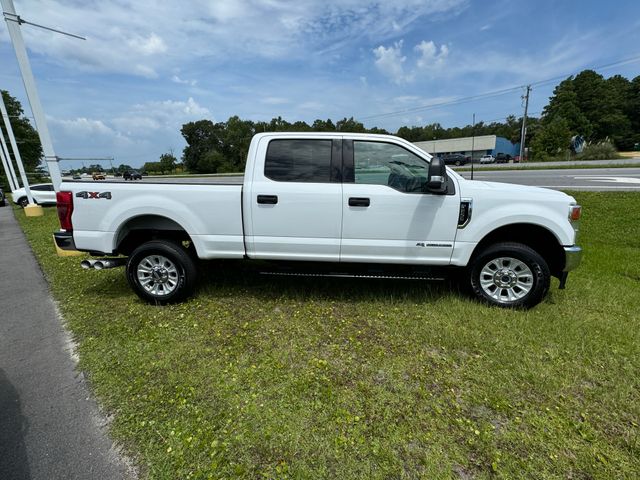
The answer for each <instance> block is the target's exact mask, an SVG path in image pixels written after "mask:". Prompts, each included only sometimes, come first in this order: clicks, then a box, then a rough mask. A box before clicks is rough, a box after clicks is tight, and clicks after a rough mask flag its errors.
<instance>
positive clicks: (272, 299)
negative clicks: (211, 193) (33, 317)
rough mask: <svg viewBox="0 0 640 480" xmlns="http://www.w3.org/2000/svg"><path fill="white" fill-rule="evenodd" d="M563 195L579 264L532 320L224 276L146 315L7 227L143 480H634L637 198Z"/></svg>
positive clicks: (52, 221)
mask: <svg viewBox="0 0 640 480" xmlns="http://www.w3.org/2000/svg"><path fill="white" fill-rule="evenodd" d="M574 195H575V196H576V198H577V199H578V201H579V202H580V203H582V205H583V206H584V215H583V221H582V229H581V232H580V240H579V243H580V244H581V245H582V246H583V247H584V248H585V250H586V253H585V258H584V262H583V265H582V266H581V268H580V269H579V270H577V271H576V272H575V273H573V274H572V275H570V277H569V282H568V288H567V290H564V291H561V290H558V289H557V285H558V282H557V281H555V280H554V282H553V284H552V290H551V292H550V294H549V297H548V298H547V300H546V301H545V302H544V303H543V304H541V305H539V306H538V307H536V308H535V309H533V310H530V311H508V310H502V309H498V308H492V307H487V306H483V305H480V304H478V303H476V302H475V301H473V300H471V299H468V298H465V297H462V296H460V295H459V294H457V293H455V292H453V291H451V290H449V289H448V287H447V286H446V285H444V284H438V283H433V284H428V283H422V282H408V281H390V280H389V281H364V280H344V279H340V280H338V279H322V278H295V277H293V278H292V277H266V276H259V275H255V274H248V273H242V272H241V271H234V270H227V271H224V270H221V268H220V265H218V264H215V263H211V264H204V265H203V269H204V270H206V273H205V274H204V275H203V277H204V278H203V281H202V287H201V288H200V289H199V291H198V294H197V296H196V297H195V298H193V299H191V300H190V301H188V302H186V303H184V304H181V305H175V306H170V307H155V306H149V305H146V304H143V303H142V302H141V301H140V300H139V299H138V298H137V297H136V296H135V295H134V294H133V293H132V291H131V290H130V289H129V287H128V285H127V282H126V280H125V277H124V273H123V270H122V269H114V270H108V271H101V272H100V271H85V270H82V269H80V267H79V261H80V259H79V258H78V257H76V258H59V257H56V256H55V254H54V248H53V244H52V239H51V232H52V231H53V230H55V229H56V228H57V218H56V214H55V211H54V209H47V210H46V215H45V217H43V218H39V219H27V218H25V217H24V215H23V214H22V212H20V211H16V214H17V217H18V218H19V219H20V222H21V224H22V226H23V228H24V229H25V231H26V233H27V235H28V237H29V240H30V242H31V244H32V245H33V248H34V250H35V252H36V254H37V256H38V258H39V260H40V262H41V264H42V267H43V270H44V272H45V274H46V276H47V278H48V279H49V282H50V283H51V289H52V291H53V294H54V296H55V297H56V299H57V300H58V301H59V302H60V309H61V311H62V313H63V315H64V317H65V319H66V321H67V323H68V327H69V328H70V330H71V331H72V332H73V335H74V337H75V339H76V340H77V342H78V350H79V354H80V359H81V361H80V367H81V368H82V369H83V370H84V371H85V372H86V374H87V376H88V378H89V379H90V382H91V385H92V388H93V390H94V391H95V393H96V395H97V397H98V399H99V400H100V402H101V404H102V405H103V407H104V409H105V411H106V412H108V413H113V414H114V417H113V418H114V420H113V423H112V426H111V430H112V433H113V436H114V437H115V438H116V439H117V440H118V441H119V442H120V443H121V444H123V445H124V446H125V449H126V450H127V451H128V452H129V453H130V454H131V455H132V456H134V458H135V459H136V460H137V462H138V464H139V466H140V470H141V473H142V476H143V477H148V478H162V479H183V478H305V479H317V478H332V479H334V478H335V479H354V478H362V479H377V478H398V479H402V478H427V479H439V478H461V479H472V478H567V479H591V478H612V479H613V478H615V479H618V478H629V479H631V478H638V477H640V426H639V425H640V194H637V193H580V192H579V193H575V194H574Z"/></svg>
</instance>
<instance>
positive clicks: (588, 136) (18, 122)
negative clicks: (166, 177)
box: [0, 70, 640, 181]
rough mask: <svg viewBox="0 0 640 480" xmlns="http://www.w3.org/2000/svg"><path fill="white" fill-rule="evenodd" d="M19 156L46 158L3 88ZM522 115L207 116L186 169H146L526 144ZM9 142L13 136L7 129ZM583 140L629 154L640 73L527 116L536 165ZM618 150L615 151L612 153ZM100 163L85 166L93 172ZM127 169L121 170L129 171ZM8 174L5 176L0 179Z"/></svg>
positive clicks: (638, 133)
mask: <svg viewBox="0 0 640 480" xmlns="http://www.w3.org/2000/svg"><path fill="white" fill-rule="evenodd" d="M2 96H3V99H4V101H5V104H6V106H7V110H8V113H9V116H10V120H11V125H12V127H13V130H14V133H15V135H16V138H17V139H18V143H19V145H20V153H21V156H22V159H23V161H24V164H25V168H26V170H27V171H29V172H34V171H37V169H38V167H39V166H40V163H41V160H42V147H41V145H40V140H39V138H38V134H37V132H36V130H35V129H34V128H33V126H32V125H31V123H30V122H29V120H28V119H27V117H25V116H24V111H23V109H22V106H21V105H20V102H19V101H18V100H17V99H15V98H14V97H12V96H11V95H9V93H8V92H6V91H4V90H3V91H2ZM521 125H522V118H516V117H515V116H513V115H511V116H508V117H506V118H505V120H504V121H493V122H490V123H485V122H478V123H477V124H476V125H470V124H469V125H465V126H463V127H449V128H445V127H443V126H442V125H441V124H439V123H430V124H426V125H423V126H403V127H400V128H399V129H398V130H397V131H396V132H388V131H387V130H385V129H383V128H378V127H373V128H366V127H365V126H364V124H363V123H362V122H359V121H358V120H356V119H354V118H353V117H350V118H346V117H345V118H343V119H342V120H338V121H337V122H335V123H334V122H333V121H332V120H331V119H326V120H322V119H317V120H315V121H314V122H312V123H310V124H309V123H307V122H304V121H296V122H288V121H287V120H285V119H283V118H282V117H276V118H273V119H272V120H271V121H268V122H265V121H257V122H254V121H252V120H243V119H241V118H240V117H238V116H232V117H230V118H229V119H228V120H227V121H226V122H212V121H211V120H207V119H203V120H198V121H194V122H188V123H185V124H184V125H183V126H182V128H181V130H180V131H181V133H182V136H183V137H184V139H185V141H186V143H187V145H186V147H185V148H184V150H183V152H182V161H183V164H182V165H180V164H179V163H178V160H177V158H176V157H175V156H174V154H173V152H171V151H170V152H167V153H164V154H162V155H161V157H160V158H159V160H158V161H155V162H147V163H145V164H144V166H143V169H144V170H147V171H152V172H157V173H169V172H173V171H175V169H176V167H178V168H184V169H185V170H187V171H189V172H193V173H224V172H240V171H243V170H244V165H245V161H246V157H247V153H248V150H249V144H250V143H251V137H253V135H255V134H256V133H260V132H279V131H295V132H354V133H382V134H388V133H395V135H398V136H399V137H402V138H405V139H406V140H409V141H411V142H419V141H425V140H440V139H447V138H458V137H469V136H472V135H497V136H500V137H505V138H507V139H509V140H510V141H511V142H513V143H517V142H519V141H520V131H521ZM1 130H2V134H3V135H4V136H5V139H6V140H7V142H8V135H7V133H6V132H5V131H4V128H2V129H1ZM576 135H580V136H582V137H583V138H584V139H585V140H586V141H587V142H588V143H591V144H599V143H607V144H608V143H611V144H612V145H613V146H615V147H616V148H617V149H619V150H631V149H634V148H637V147H638V144H640V76H637V77H635V78H634V79H633V80H629V79H627V78H625V77H623V76H621V75H614V76H612V77H609V78H604V77H603V76H602V75H600V74H598V73H596V72H594V71H593V70H584V71H582V72H581V73H579V74H578V75H576V76H570V77H568V78H567V79H565V80H563V81H561V82H560V83H559V84H558V85H557V86H556V87H555V89H554V91H553V94H552V96H551V97H550V98H549V103H548V104H547V106H546V107H545V108H544V110H543V112H542V115H541V117H540V118H535V117H530V118H528V119H527V133H526V145H527V146H529V147H530V156H529V158H530V159H531V160H542V161H544V160H549V159H552V158H555V157H560V158H566V155H567V154H568V152H569V147H570V142H571V138H572V137H574V136H576ZM610 151H614V150H610ZM95 167H97V165H91V166H90V167H88V168H86V169H79V170H80V171H82V170H87V171H90V170H91V169H92V168H95ZM130 169H131V167H130V166H129V165H121V166H120V167H119V168H118V170H119V171H124V170H130ZM1 180H2V174H0V181H1Z"/></svg>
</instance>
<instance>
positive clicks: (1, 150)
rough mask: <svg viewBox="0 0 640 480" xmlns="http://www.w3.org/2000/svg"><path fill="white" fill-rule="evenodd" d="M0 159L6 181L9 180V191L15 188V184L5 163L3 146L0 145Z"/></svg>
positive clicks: (13, 190)
mask: <svg viewBox="0 0 640 480" xmlns="http://www.w3.org/2000/svg"><path fill="white" fill-rule="evenodd" d="M0 160H2V168H3V169H4V173H5V175H6V176H7V181H8V182H9V188H10V189H11V193H13V192H15V191H16V190H17V188H16V186H15V184H14V183H13V176H12V175H11V172H10V171H9V166H8V165H7V160H6V155H5V153H4V148H2V147H0Z"/></svg>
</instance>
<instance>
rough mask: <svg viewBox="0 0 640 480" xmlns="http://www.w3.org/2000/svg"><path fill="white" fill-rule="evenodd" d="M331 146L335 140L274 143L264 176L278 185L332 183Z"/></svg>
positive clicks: (269, 149)
mask: <svg viewBox="0 0 640 480" xmlns="http://www.w3.org/2000/svg"><path fill="white" fill-rule="evenodd" d="M331 145H332V140H331V139H276V140H271V141H270V142H269V146H268V147H267V155H266V158H265V163H264V176H265V177H267V178H269V179H271V180H275V181H276V182H306V183H329V182H330V181H331Z"/></svg>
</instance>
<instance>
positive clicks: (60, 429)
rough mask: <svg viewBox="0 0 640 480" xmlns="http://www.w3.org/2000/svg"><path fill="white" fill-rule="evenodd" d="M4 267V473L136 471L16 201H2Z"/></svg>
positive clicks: (0, 268)
mask: <svg viewBox="0 0 640 480" xmlns="http://www.w3.org/2000/svg"><path fill="white" fill-rule="evenodd" d="M52 254H53V247H52ZM0 272H2V275H0V478H1V479H2V480H27V479H32V480H39V479H43V480H44V479H46V480H57V479H65V480H67V479H101V480H111V479H123V478H134V476H135V474H134V472H133V470H132V469H131V468H130V467H128V466H127V463H126V462H125V461H124V459H123V458H122V457H121V456H120V455H119V453H118V451H117V450H116V448H114V445H113V443H112V441H111V440H110V439H109V437H108V434H107V429H106V425H107V422H106V419H105V418H104V416H103V415H102V414H101V413H100V412H99V410H98V407H97V405H96V403H95V401H94V400H93V397H92V396H91V394H90V393H89V390H88V388H87V383H86V381H85V379H84V376H83V374H82V373H81V372H79V371H78V370H77V368H76V361H75V359H74V358H73V348H72V342H71V340H70V337H69V335H68V333H67V332H66V330H65V329H64V327H63V325H62V322H61V319H60V317H59V315H58V313H57V310H56V307H55V305H54V302H53V300H52V299H51V296H50V294H49V289H48V285H47V283H46V281H45V280H44V278H43V275H42V271H41V270H40V267H39V265H38V263H37V262H36V259H35V258H34V256H33V253H32V251H31V249H30V248H29V246H28V244H27V241H26V239H25V237H24V234H23V233H22V230H21V229H20V227H19V226H18V223H17V221H16V219H15V218H14V216H13V213H12V209H11V207H4V208H0Z"/></svg>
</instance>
